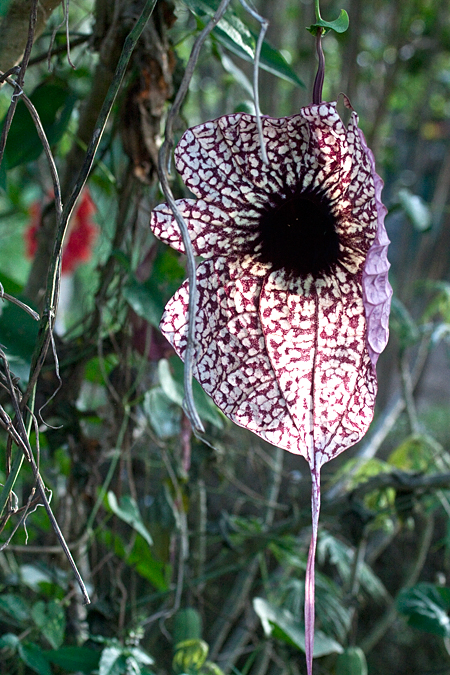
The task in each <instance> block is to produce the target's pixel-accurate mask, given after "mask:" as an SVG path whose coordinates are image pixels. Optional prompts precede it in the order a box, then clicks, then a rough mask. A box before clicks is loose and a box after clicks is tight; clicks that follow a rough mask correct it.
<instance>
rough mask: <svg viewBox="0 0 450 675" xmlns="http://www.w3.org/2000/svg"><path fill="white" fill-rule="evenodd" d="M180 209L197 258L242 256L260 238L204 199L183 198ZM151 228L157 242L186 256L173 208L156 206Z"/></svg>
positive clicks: (180, 201) (179, 203)
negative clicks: (256, 238)
mask: <svg viewBox="0 0 450 675" xmlns="http://www.w3.org/2000/svg"><path fill="white" fill-rule="evenodd" d="M177 206H178V209H179V211H180V213H181V215H182V216H183V218H184V220H185V222H186V225H187V228H188V230H189V236H190V238H191V241H192V246H193V249H194V253H195V254H196V255H201V256H203V257H204V258H209V257H211V256H220V255H232V254H236V253H241V251H242V250H243V249H244V248H246V247H247V246H248V242H249V241H251V240H252V238H255V237H256V236H257V235H256V233H255V234H253V233H252V232H249V230H246V229H244V228H239V227H237V226H236V225H235V224H234V223H233V221H232V220H230V218H229V217H228V215H227V214H226V213H224V212H223V211H222V210H221V209H220V208H218V207H217V206H214V205H213V204H208V203H206V202H205V201H203V200H202V199H199V200H198V201H197V200H195V199H180V200H179V201H177ZM150 225H151V228H152V230H153V232H154V234H155V235H156V236H157V237H158V239H161V240H162V241H164V242H165V243H166V244H169V245H170V246H171V247H172V248H174V249H175V250H176V251H179V252H180V253H185V250H184V244H183V239H182V237H181V233H180V229H179V227H178V223H177V222H176V220H175V218H174V216H173V213H172V209H171V208H170V206H168V205H167V204H160V205H159V206H157V207H156V208H155V209H154V210H153V212H152V215H151V221H150Z"/></svg>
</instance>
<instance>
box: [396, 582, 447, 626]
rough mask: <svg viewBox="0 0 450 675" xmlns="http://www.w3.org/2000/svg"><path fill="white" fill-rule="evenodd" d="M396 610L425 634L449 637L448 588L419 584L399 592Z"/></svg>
mask: <svg viewBox="0 0 450 675" xmlns="http://www.w3.org/2000/svg"><path fill="white" fill-rule="evenodd" d="M397 609H398V611H399V612H401V613H402V614H405V615H406V616H407V617H408V623H409V625H410V626H413V627H414V628H418V629H419V630H421V631H424V632H425V633H432V634H433V635H439V636H441V637H444V638H448V637H450V617H449V615H448V612H449V610H450V588H445V587H444V588H443V587H441V586H435V585H434V584H427V583H420V584H416V585H415V586H412V587H411V588H407V589H405V590H403V591H401V592H400V594H399V596H398V599H397Z"/></svg>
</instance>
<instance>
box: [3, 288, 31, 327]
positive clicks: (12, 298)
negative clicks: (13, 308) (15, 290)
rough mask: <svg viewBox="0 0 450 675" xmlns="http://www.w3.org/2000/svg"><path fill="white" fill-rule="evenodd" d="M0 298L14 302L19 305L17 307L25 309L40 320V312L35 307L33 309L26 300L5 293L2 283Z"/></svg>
mask: <svg viewBox="0 0 450 675" xmlns="http://www.w3.org/2000/svg"><path fill="white" fill-rule="evenodd" d="M0 298H1V299H2V300H8V301H9V302H12V303H13V304H14V305H17V307H20V309H23V310H24V312H26V313H27V314H29V315H30V316H31V317H32V318H33V319H34V320H35V321H39V314H38V313H37V312H35V311H34V309H31V307H28V305H26V304H25V303H24V302H22V301H21V300H18V299H17V298H15V297H14V296H13V295H10V294H9V293H5V291H4V288H3V286H2V284H1V283H0Z"/></svg>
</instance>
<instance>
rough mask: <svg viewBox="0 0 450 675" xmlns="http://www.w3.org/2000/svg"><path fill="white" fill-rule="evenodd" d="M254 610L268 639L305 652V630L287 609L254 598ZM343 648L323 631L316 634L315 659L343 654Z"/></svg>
mask: <svg viewBox="0 0 450 675" xmlns="http://www.w3.org/2000/svg"><path fill="white" fill-rule="evenodd" d="M253 608H254V610H255V612H256V613H257V615H258V616H259V618H260V619H261V623H262V626H263V629H264V633H265V634H266V636H267V637H270V636H272V637H274V638H277V639H278V640H282V641H283V642H286V643H287V644H289V645H290V646H291V647H296V648H297V649H300V650H301V651H302V652H304V651H305V629H304V627H303V626H302V624H300V622H299V621H296V619H295V618H294V617H293V615H292V614H291V612H289V611H288V610H286V609H281V608H279V607H274V606H273V605H271V604H270V603H269V602H267V600H264V599H263V598H254V600H253ZM343 651H344V650H343V648H342V646H341V645H340V644H339V642H336V640H333V638H330V637H328V636H327V635H325V634H324V633H322V632H321V631H315V633H314V658H318V657H319V656H326V655H327V654H341V653H342V652H343Z"/></svg>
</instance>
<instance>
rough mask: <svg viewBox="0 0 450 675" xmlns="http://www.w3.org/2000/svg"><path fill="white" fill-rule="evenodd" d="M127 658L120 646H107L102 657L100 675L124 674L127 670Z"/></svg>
mask: <svg viewBox="0 0 450 675" xmlns="http://www.w3.org/2000/svg"><path fill="white" fill-rule="evenodd" d="M126 665H127V664H126V659H125V657H124V656H123V650H122V649H120V648H119V647H114V646H110V647H105V649H104V650H103V651H102V656H101V658H100V663H99V668H98V675H123V674H124V673H125V672H126Z"/></svg>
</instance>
